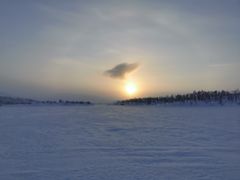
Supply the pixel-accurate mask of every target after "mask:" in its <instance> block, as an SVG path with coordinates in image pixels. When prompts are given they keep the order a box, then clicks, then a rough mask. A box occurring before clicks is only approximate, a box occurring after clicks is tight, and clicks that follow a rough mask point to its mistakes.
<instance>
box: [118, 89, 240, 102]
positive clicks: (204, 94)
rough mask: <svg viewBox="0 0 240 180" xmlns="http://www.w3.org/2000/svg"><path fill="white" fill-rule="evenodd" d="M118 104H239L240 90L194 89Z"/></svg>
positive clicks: (129, 100)
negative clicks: (187, 91)
mask: <svg viewBox="0 0 240 180" xmlns="http://www.w3.org/2000/svg"><path fill="white" fill-rule="evenodd" d="M115 104H116V105H155V104H189V105H195V104H209V105H211V104H220V105H224V104H238V105H240V91H239V90H235V91H231V92H229V91H194V92H192V93H189V94H177V95H171V96H163V97H146V98H134V99H128V100H122V101H117V102H116V103H115Z"/></svg>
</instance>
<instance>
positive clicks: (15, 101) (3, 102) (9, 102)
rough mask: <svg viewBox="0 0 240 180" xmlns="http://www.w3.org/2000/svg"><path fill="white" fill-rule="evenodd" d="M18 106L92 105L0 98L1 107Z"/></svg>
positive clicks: (77, 102) (76, 102) (87, 102)
mask: <svg viewBox="0 0 240 180" xmlns="http://www.w3.org/2000/svg"><path fill="white" fill-rule="evenodd" d="M16 104H52V105H54V104H56V105H91V104H92V103H91V102H90V101H65V100H59V101H50V100H48V101H38V100H33V99H25V98H15V97H6V96H0V105H16Z"/></svg>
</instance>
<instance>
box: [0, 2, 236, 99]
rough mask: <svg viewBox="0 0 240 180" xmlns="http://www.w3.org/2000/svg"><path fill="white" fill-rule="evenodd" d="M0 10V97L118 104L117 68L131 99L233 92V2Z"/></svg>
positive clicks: (4, 6)
mask: <svg viewBox="0 0 240 180" xmlns="http://www.w3.org/2000/svg"><path fill="white" fill-rule="evenodd" d="M0 3H1V4H0V26H1V28H0V84H1V86H0V93H4V94H9V95H14V96H26V97H33V98H34V97H36V98H41V97H56V98H58V97H61V96H63V97H68V98H75V97H81V98H82V99H92V100H99V101H101V100H114V99H118V98H124V94H123V93H122V89H121V87H122V86H123V84H124V82H123V80H116V79H111V78H109V77H106V76H104V75H103V72H104V71H106V70H108V69H111V68H112V67H114V66H116V65H117V64H120V63H139V64H140V66H139V68H138V69H137V70H136V71H135V72H133V73H132V74H131V75H130V76H129V77H128V78H129V79H131V80H133V81H135V82H136V83H137V84H138V85H139V89H141V91H140V92H139V94H138V95H139V96H154V95H163V94H171V93H176V92H191V91H193V90H201V89H203V90H214V89H226V90H234V89H237V88H239V87H240V80H239V77H240V72H239V70H240V59H239V57H240V33H239V32H240V23H239V22H240V1H239V0H163V1H161V0H128V1H124V0H123V1H114V0H109V1H106V0H98V1H97V0H96V1H80V0H79V1H77V0H68V1H63V0H51V1H47V0H36V1H31V0H21V1H18V0H3V1H1V2H0Z"/></svg>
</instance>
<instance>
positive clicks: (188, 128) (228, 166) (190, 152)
mask: <svg viewBox="0 0 240 180" xmlns="http://www.w3.org/2000/svg"><path fill="white" fill-rule="evenodd" d="M239 117H240V108H239V107H237V106H236V107H210V108H209V107H208V108H207V107H187V108H186V107H171V108H167V107H156V106H131V107H129V106H104V105H96V106H1V107H0V169H1V171H0V179H2V180H33V179H34V180H75V179H76V180H161V179H162V180H166V179H170V180H186V179H191V180H196V179H204V180H238V179H239V177H240V163H239V162H240V141H239V139H240V119H239Z"/></svg>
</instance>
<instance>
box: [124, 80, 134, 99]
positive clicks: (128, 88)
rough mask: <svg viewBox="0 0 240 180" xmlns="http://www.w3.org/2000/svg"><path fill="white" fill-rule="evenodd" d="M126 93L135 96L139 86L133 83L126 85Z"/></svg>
mask: <svg viewBox="0 0 240 180" xmlns="http://www.w3.org/2000/svg"><path fill="white" fill-rule="evenodd" d="M125 91H126V93H127V94H128V95H129V96H131V95H134V94H135V93H136V92H137V86H136V85H135V84H134V83H132V82H131V83H127V84H126V85H125Z"/></svg>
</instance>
